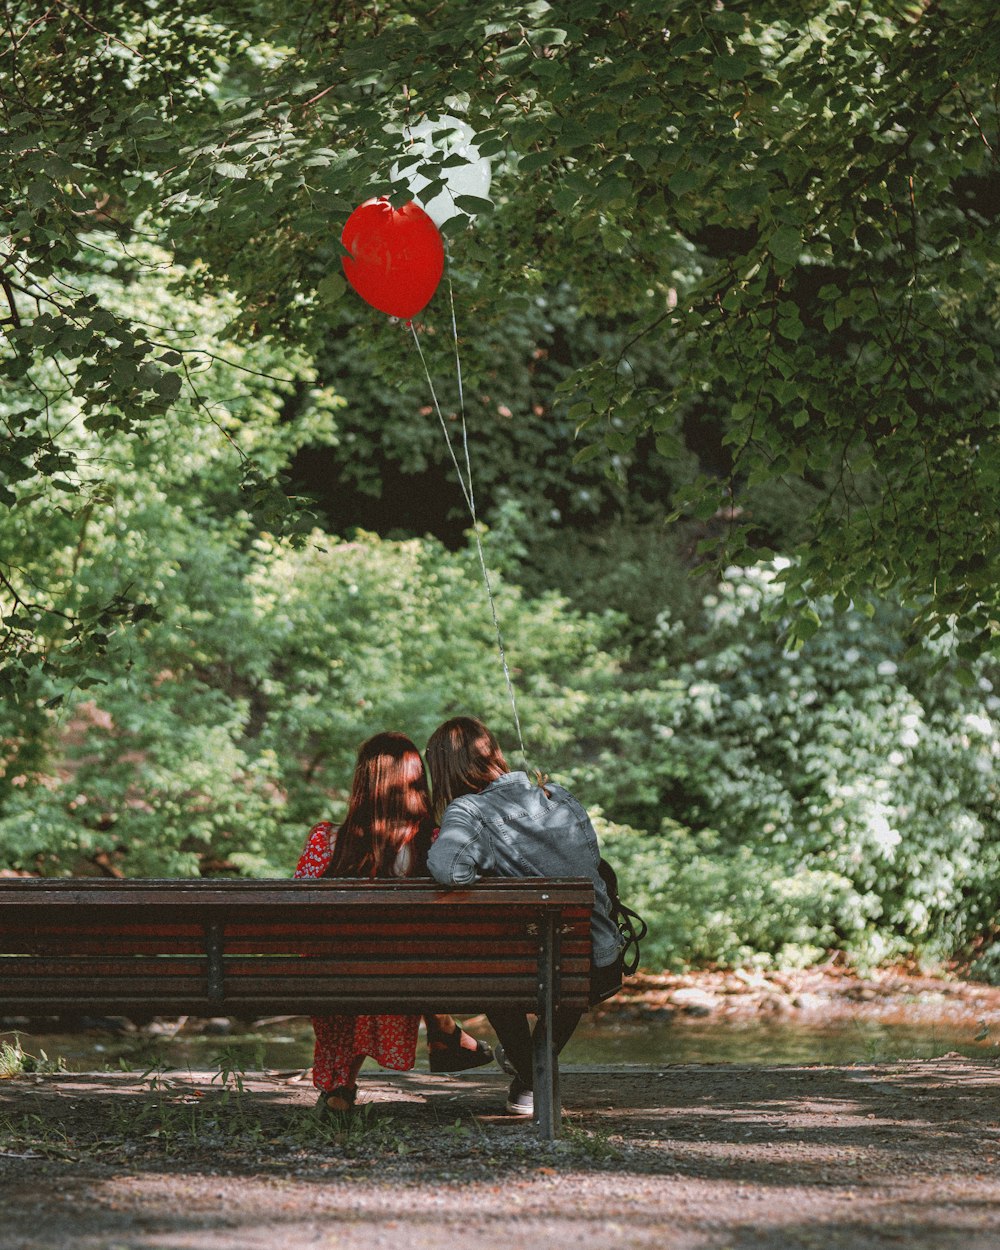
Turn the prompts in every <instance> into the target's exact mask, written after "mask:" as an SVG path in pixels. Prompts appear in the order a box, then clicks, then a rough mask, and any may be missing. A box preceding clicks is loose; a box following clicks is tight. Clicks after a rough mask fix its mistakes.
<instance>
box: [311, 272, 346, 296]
mask: <svg viewBox="0 0 1000 1250" xmlns="http://www.w3.org/2000/svg"><path fill="white" fill-rule="evenodd" d="M346 290H347V282H346V280H345V279H344V276H343V274H339V273H336V272H334V273H329V274H327V276H326V277H325V278H323V280H322V281H321V282H319V283H317V285H316V294H317V296H318V297H319V298H320V300H321V301H322V302H323V303H324V304H335V303H336V302H337V300H339V299H340V297H341V296H342V295H343V294H344V292H345V291H346Z"/></svg>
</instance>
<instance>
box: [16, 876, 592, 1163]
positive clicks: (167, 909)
mask: <svg viewBox="0 0 1000 1250" xmlns="http://www.w3.org/2000/svg"><path fill="white" fill-rule="evenodd" d="M592 901H593V887H592V885H591V883H590V882H589V881H548V880H542V879H537V878H536V879H517V880H512V879H507V880H489V881H483V882H479V883H478V884H476V885H474V886H471V887H469V888H466V889H454V890H445V889H442V888H441V887H440V886H438V885H436V884H435V883H434V882H431V881H426V880H408V881H392V882H388V881H373V882H368V881H336V880H329V881H325V880H303V881H290V880H283V881H232V880H191V881H187V880H171V881H155V880H126V881H105V880H90V879H81V878H73V879H68V880H67V879H62V880H44V879H37V878H15V879H10V880H0V1016H30V1017H35V1018H37V1017H41V1016H55V1015H59V1016H67V1015H77V1016H80V1015H88V1016H100V1015H124V1016H133V1017H137V1018H147V1019H148V1018H150V1017H152V1016H154V1015H160V1016H182V1015H191V1016H223V1015H230V1016H236V1017H241V1018H246V1019H259V1018H261V1017H263V1016H270V1015H314V1016H322V1015H335V1014H374V1013H379V1014H380V1013H385V1012H394V1013H406V1014H414V1015H416V1014H422V1013H425V1012H426V1013H446V1012H447V1013H455V1014H459V1015H460V1014H469V1013H478V1012H481V1011H484V1010H489V1009H490V1008H492V1007H496V1006H501V1005H503V1006H506V1007H516V1008H521V1009H524V1010H525V1011H531V1012H537V1013H538V1027H537V1028H536V1030H535V1048H534V1068H535V1071H534V1092H535V1121H536V1124H537V1127H538V1131H539V1133H540V1135H541V1136H542V1137H543V1138H546V1139H551V1138H553V1137H555V1136H556V1135H557V1134H558V1131H559V1121H560V1102H559V1064H558V1059H557V1057H556V1056H555V1055H554V1054H553V1051H552V1047H551V1045H550V1044H549V1042H548V1039H549V1038H551V1033H552V1012H553V1010H554V1008H555V1007H556V1006H557V1005H561V1006H565V1007H567V1008H569V1009H577V1010H586V1008H587V1005H588V994H589V984H590V909H591V904H592Z"/></svg>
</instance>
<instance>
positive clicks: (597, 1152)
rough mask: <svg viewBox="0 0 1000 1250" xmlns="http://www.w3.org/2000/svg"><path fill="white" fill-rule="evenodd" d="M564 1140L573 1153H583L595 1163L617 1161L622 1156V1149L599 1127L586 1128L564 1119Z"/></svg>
mask: <svg viewBox="0 0 1000 1250" xmlns="http://www.w3.org/2000/svg"><path fill="white" fill-rule="evenodd" d="M562 1140H563V1142H564V1143H565V1145H566V1147H567V1148H568V1149H569V1150H570V1151H571V1152H572V1153H573V1154H576V1155H583V1156H584V1157H585V1158H587V1159H591V1160H593V1162H595V1163H611V1162H617V1161H619V1160H620V1159H621V1158H622V1152H621V1150H619V1148H618V1147H617V1146H616V1145H615V1143H614V1142H613V1141H612V1140H611V1138H610V1137H609V1135H608V1134H607V1133H604V1132H602V1131H601V1130H599V1129H586V1128H583V1127H582V1126H581V1125H577V1124H572V1123H570V1122H568V1121H565V1120H564V1121H563V1129H562Z"/></svg>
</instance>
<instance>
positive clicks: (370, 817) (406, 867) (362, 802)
mask: <svg viewBox="0 0 1000 1250" xmlns="http://www.w3.org/2000/svg"><path fill="white" fill-rule="evenodd" d="M431 829H432V823H431V797H430V794H429V792H428V789H427V776H426V774H425V772H424V764H423V760H421V758H420V752H419V751H418V750H417V748H416V746H415V745H414V744H413V742H411V741H410V739H409V738H408V737H407V736H406V734H400V733H380V734H375V736H374V737H372V738H369V739H368V741H367V742H363V743H362V744H361V748H360V750H359V751H358V762H357V764H356V765H355V768H354V780H353V782H352V783H351V797H350V799H349V800H348V804H347V816H346V817H345V818H344V823H343V824H342V825H341V826H340V828H339V829H338V830H337V837H336V841H335V842H334V845H333V858H332V859H331V860H330V864H329V867H328V868H327V870H326V872H325V874H324V876H328V877H369V878H370V877H393V876H396V875H402V876H408V877H411V876H414V875H416V874H418V873H422V872H423V871H424V864H425V862H426V859H427V849H428V847H429V846H430V841H431ZM404 847H405V848H409V856H408V862H407V856H406V855H405V854H401V852H402V851H403V848H404Z"/></svg>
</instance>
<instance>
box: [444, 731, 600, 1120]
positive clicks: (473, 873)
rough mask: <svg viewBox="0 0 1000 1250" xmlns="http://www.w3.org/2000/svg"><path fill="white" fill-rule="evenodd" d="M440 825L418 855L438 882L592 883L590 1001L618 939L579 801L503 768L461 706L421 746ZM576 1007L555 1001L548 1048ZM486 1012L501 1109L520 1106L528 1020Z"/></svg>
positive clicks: (528, 1097)
mask: <svg viewBox="0 0 1000 1250" xmlns="http://www.w3.org/2000/svg"><path fill="white" fill-rule="evenodd" d="M425 758H426V762H427V769H428V772H429V773H430V778H431V789H432V792H433V797H434V813H435V816H436V817H437V819H439V820H440V822H441V829H440V833H439V834H438V836H437V838H436V840H435V841H434V843H433V845H432V846H431V848H430V851H429V852H428V855H427V867H428V870H429V871H430V873H431V875H432V876H433V877H434V878H435V879H436V880H437V881H439V882H441V884H442V885H448V886H461V885H469V884H470V883H471V882H473V881H478V880H479V879H480V878H481V877H557V878H558V877H589V878H590V879H591V881H592V882H593V883H594V908H593V911H592V912H591V919H590V938H591V955H592V969H591V995H590V1001H591V1003H592V1004H593V1003H596V1002H600V1001H601V999H604V998H608V997H610V996H611V995H612V994H613V993H614V992H615V991H616V990H617V989H619V988H620V986H621V979H622V961H621V947H622V939H621V936H620V934H619V932H618V929H617V927H616V925H615V924H614V923H613V921H612V919H611V911H610V904H609V901H608V894H607V890H606V888H605V885H604V882H603V881H602V880H601V876H600V873H599V872H598V863H599V862H600V858H601V853H600V850H599V848H598V844H597V834H596V833H595V831H594V826H593V824H592V823H591V821H590V817H589V816H588V815H587V813H586V811H585V810H584V808H583V807H582V806H581V804H580V803H579V802H578V801H577V800H576V799H575V798H574V797H573V795H572V794H570V792H569V791H568V790H566V789H564V787H562V786H559V785H556V784H555V783H553V782H549V781H546V782H545V784H544V785H534V784H533V783H532V782H531V781H530V780H529V778H528V775H527V773H524V772H516V771H515V772H512V771H511V770H510V768H509V767H508V765H507V761H506V760H505V759H504V756H503V752H502V751H501V750H500V745H499V743H498V742H497V740H496V738H495V737H494V736H493V734H492V733H491V732H490V730H489V729H487V727H486V726H485V725H484V724H483V723H482V722H481V721H478V720H476V719H474V718H473V717H471V716H457V717H455V718H454V719H453V720H449V721H446V722H445V723H444V724H443V725H440V726H439V727H438V728H437V729H436V730H435V731H434V733H433V734H431V737H430V739H429V740H428V743H427V750H426V753H425ZM580 1015H581V1013H580V1012H579V1011H570V1012H567V1011H561V1010H557V1012H556V1018H555V1021H554V1023H553V1041H554V1044H555V1048H556V1053H557V1054H558V1052H559V1051H560V1050H561V1049H562V1048H563V1046H565V1044H566V1042H567V1041H568V1040H569V1038H570V1036H571V1035H572V1033H573V1030H574V1029H575V1028H576V1026H577V1024H578V1023H579V1021H580ZM489 1021H490V1024H491V1025H492V1026H493V1029H494V1032H495V1033H496V1035H497V1037H498V1038H499V1040H500V1046H499V1047H498V1048H497V1050H498V1054H497V1059H498V1062H500V1065H501V1067H503V1068H504V1069H505V1070H506V1071H508V1072H509V1073H510V1074H511V1075H512V1076H513V1077H514V1080H513V1081H512V1083H511V1086H510V1090H509V1091H508V1095H507V1110H508V1111H510V1112H512V1113H513V1114H516V1115H530V1114H531V1113H532V1112H533V1110H534V1099H533V1096H532V1090H531V1086H532V1047H531V1028H530V1025H529V1022H528V1017H527V1014H526V1013H525V1012H523V1011H517V1010H507V1009H503V1010H493V1011H491V1012H490V1013H489Z"/></svg>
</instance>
